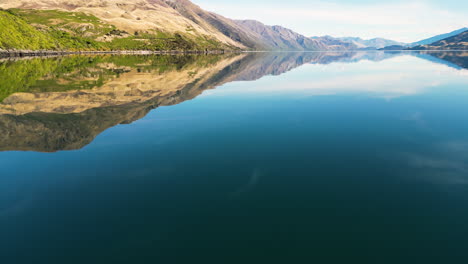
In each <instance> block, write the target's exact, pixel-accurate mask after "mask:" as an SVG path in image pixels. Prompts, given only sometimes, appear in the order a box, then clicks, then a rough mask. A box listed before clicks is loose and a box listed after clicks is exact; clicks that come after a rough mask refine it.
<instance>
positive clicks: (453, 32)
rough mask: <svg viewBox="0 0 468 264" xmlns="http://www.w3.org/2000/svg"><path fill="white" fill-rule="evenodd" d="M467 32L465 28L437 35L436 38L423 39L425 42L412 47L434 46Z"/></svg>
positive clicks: (418, 42)
mask: <svg viewBox="0 0 468 264" xmlns="http://www.w3.org/2000/svg"><path fill="white" fill-rule="evenodd" d="M467 30H468V28H466V27H464V28H461V29H457V30H455V31H452V32H450V33H446V34H441V35H437V36H434V37H431V38H427V39H423V40H420V41H417V42H414V43H411V46H412V47H414V46H419V45H429V44H432V43H434V42H437V41H439V40H443V39H446V38H450V37H453V36H456V35H458V34H460V33H463V32H465V31H467Z"/></svg>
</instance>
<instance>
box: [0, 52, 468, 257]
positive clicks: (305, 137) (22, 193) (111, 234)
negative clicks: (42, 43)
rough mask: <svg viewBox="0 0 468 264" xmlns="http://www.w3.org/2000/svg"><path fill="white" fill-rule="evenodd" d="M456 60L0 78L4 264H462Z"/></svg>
mask: <svg viewBox="0 0 468 264" xmlns="http://www.w3.org/2000/svg"><path fill="white" fill-rule="evenodd" d="M467 61H468V54H467V53H466V52H465V53H424V54H421V53H291V54H289V53H272V54H266V53H258V54H257V53H255V54H240V55H235V54H233V55H225V56H191V57H186V56H172V57H171V56H149V57H144V56H135V57H132V56H129V57H123V56H104V57H99V56H98V57H64V58H48V59H37V58H36V59H28V60H18V61H1V62H0V101H1V103H0V135H1V136H0V150H2V152H0V167H1V177H0V263H6V264H10V263H13V264H15V263H465V262H466V261H467V260H468V122H467V121H468V70H467V68H468V65H467Z"/></svg>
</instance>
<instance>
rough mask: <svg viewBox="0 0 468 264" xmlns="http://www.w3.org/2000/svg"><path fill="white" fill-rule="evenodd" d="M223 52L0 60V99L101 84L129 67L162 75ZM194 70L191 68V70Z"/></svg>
mask: <svg viewBox="0 0 468 264" xmlns="http://www.w3.org/2000/svg"><path fill="white" fill-rule="evenodd" d="M224 57H225V55H209V56H204V55H189V56H187V55H180V56H169V55H148V56H132V55H99V56H79V55H75V56H65V57H57V58H32V59H23V60H4V61H0V76H2V78H1V79H0V102H2V101H3V100H4V99H5V98H7V97H8V96H10V95H12V94H14V93H19V92H28V93H40V92H63V91H69V90H86V89H91V88H94V87H100V86H102V85H104V84H105V83H106V82H107V81H109V80H111V79H112V78H115V77H118V76H119V75H120V74H122V73H125V72H127V71H129V70H131V69H134V70H137V71H138V72H152V73H154V74H162V73H164V72H166V71H179V70H183V69H197V68H198V67H200V66H202V67H209V66H210V65H213V64H215V63H217V62H218V61H219V60H220V59H222V58H224ZM192 72H193V71H192Z"/></svg>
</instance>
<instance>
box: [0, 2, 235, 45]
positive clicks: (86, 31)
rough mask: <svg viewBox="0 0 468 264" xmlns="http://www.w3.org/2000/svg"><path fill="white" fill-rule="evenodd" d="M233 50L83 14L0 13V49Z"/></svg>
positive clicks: (183, 35) (205, 39)
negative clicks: (121, 26)
mask: <svg viewBox="0 0 468 264" xmlns="http://www.w3.org/2000/svg"><path fill="white" fill-rule="evenodd" d="M230 48H231V47H229V46H227V45H225V44H222V43H220V42H218V41H216V40H214V39H211V38H210V37H208V36H193V35H192V34H187V33H186V32H179V33H167V32H163V31H157V30H143V31H140V32H139V31H135V32H133V33H132V34H130V33H128V32H126V31H123V30H120V29H118V28H117V27H116V26H114V25H111V24H108V23H106V22H103V21H101V20H100V19H99V18H97V17H95V16H93V15H89V14H85V13H82V12H65V11H58V10H32V9H9V10H0V49H29V50H40V49H51V50H72V51H76V50H154V51H157V50H220V49H230Z"/></svg>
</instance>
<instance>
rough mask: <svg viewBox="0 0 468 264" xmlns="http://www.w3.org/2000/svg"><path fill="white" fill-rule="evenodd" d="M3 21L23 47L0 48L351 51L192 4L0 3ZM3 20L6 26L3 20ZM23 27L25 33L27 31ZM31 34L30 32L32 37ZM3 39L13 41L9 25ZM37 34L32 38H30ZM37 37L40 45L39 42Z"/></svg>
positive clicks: (110, 0)
mask: <svg viewBox="0 0 468 264" xmlns="http://www.w3.org/2000/svg"><path fill="white" fill-rule="evenodd" d="M0 8H2V9H4V10H0V23H2V25H3V24H4V25H19V24H18V23H20V24H21V26H16V28H15V29H14V30H13V32H14V34H13V35H14V36H18V39H22V40H23V41H21V45H20V44H19V43H8V42H3V41H2V40H1V39H0V49H31V50H37V49H55V50H225V49H229V50H235V49H241V50H337V49H340V50H349V49H355V48H356V47H355V46H354V45H352V44H350V43H347V42H343V41H340V40H336V39H333V40H332V39H330V38H320V39H310V38H307V37H305V36H302V35H300V34H298V33H296V32H294V31H292V30H290V29H287V28H283V27H281V26H266V25H264V24H262V23H260V22H257V21H253V20H246V21H235V20H232V19H229V18H226V17H223V16H221V15H218V14H215V13H212V12H208V11H205V10H203V9H202V8H200V7H199V6H197V5H195V4H193V3H192V2H191V1H189V0H0ZM2 21H3V22H2ZM22 28H25V29H27V30H26V31H28V32H26V31H23V30H22ZM8 30H10V29H8ZM31 32H32V33H31ZM0 33H1V34H0V36H3V38H10V37H8V36H10V35H11V34H10V32H9V31H7V29H6V27H0ZM31 36H33V38H31ZM38 39H45V40H41V41H42V42H40V43H42V44H41V45H39V44H38V43H37V41H38Z"/></svg>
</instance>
